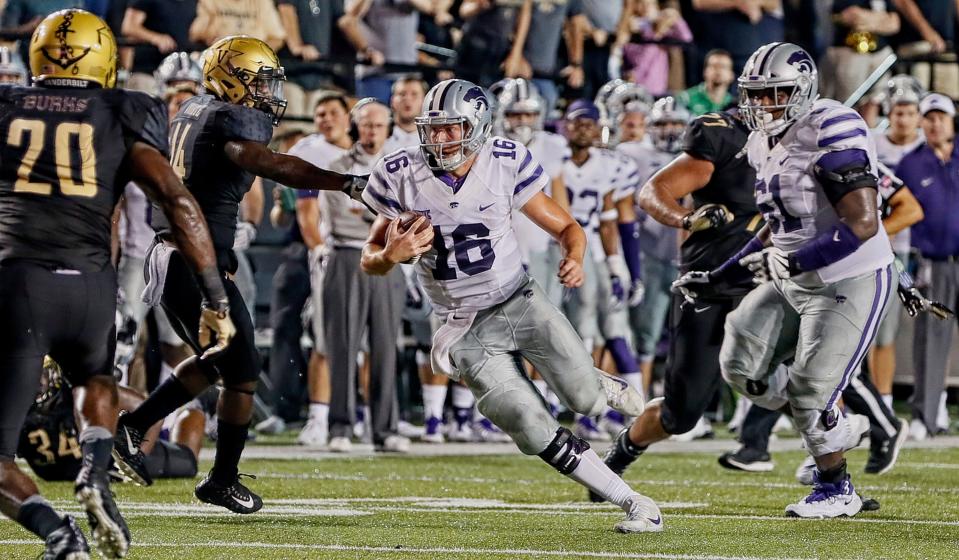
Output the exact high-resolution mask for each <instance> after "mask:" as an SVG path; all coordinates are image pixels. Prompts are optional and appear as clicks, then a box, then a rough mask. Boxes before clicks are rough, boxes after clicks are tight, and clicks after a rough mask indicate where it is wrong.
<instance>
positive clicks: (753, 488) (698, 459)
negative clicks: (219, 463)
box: [0, 449, 959, 560]
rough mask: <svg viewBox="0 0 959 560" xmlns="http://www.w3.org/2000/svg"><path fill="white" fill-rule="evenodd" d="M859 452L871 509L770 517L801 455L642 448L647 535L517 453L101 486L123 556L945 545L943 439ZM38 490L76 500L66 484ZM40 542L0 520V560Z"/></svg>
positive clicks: (825, 550) (282, 465)
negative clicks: (240, 482)
mask: <svg viewBox="0 0 959 560" xmlns="http://www.w3.org/2000/svg"><path fill="white" fill-rule="evenodd" d="M865 457H866V452H865V451H862V450H857V451H855V452H853V453H852V454H851V457H850V464H851V465H853V466H854V469H853V473H854V478H853V481H854V483H856V485H857V488H858V489H859V491H860V493H862V494H864V495H866V496H871V497H875V498H877V499H879V500H880V502H881V504H882V509H881V510H880V511H878V512H873V513H864V514H860V516H858V517H856V518H854V519H851V520H834V521H804V520H793V519H785V518H783V517H782V512H783V507H784V506H785V505H786V504H787V503H789V502H790V501H794V500H796V499H798V498H800V497H801V496H803V495H804V494H805V489H804V488H801V487H799V486H798V485H797V484H796V483H794V482H793V479H792V475H793V470H794V467H795V465H796V464H798V462H799V461H800V459H801V458H802V453H801V452H798V451H791V452H782V453H776V454H774V459H775V460H776V462H777V469H776V471H774V472H772V473H768V474H745V473H733V472H729V471H725V470H723V469H721V468H720V467H719V466H718V465H717V464H716V456H715V454H713V453H668V454H666V453H659V454H648V455H647V456H645V457H643V458H642V459H641V460H640V462H639V463H637V464H636V465H635V466H634V467H633V468H632V469H631V470H629V471H628V472H627V476H626V478H627V480H628V481H629V482H630V483H631V484H632V485H633V486H634V487H635V488H636V489H638V490H639V491H641V492H643V493H646V494H648V495H649V496H651V497H653V498H654V499H656V500H657V501H658V502H659V503H660V505H661V507H662V510H663V516H664V519H665V523H666V529H665V532H663V533H660V534H649V535H621V534H617V533H614V532H613V530H612V526H613V524H614V523H615V522H616V521H617V519H618V518H619V517H620V515H621V514H620V513H619V511H618V510H616V509H614V508H613V507H612V506H609V505H603V506H596V505H593V504H589V503H586V502H584V493H583V491H582V489H581V488H580V487H579V486H578V485H576V484H575V483H573V482H572V481H570V480H567V479H566V478H564V477H562V476H560V475H558V474H557V473H556V472H555V471H552V470H551V469H549V468H548V467H547V466H546V465H545V464H543V463H542V462H541V461H539V460H538V459H534V458H528V457H523V456H520V455H518V454H516V455H493V456H457V457H395V456H392V457H382V456H380V457H375V458H374V457H359V458H353V459H339V458H337V459H322V460H292V459H288V460H282V459H279V460H275V459H269V460H266V459H259V460H245V461H244V462H243V464H242V469H241V470H243V471H244V472H249V473H252V474H255V475H256V476H257V477H258V478H257V480H255V481H250V485H251V487H252V488H254V489H255V490H257V491H258V492H259V493H261V494H262V495H263V496H264V498H265V501H266V506H265V507H264V509H263V511H261V512H259V513H257V514H254V515H252V516H246V517H241V516H238V515H233V514H230V513H228V512H226V511H225V510H219V509H213V508H210V507H207V506H205V505H204V506H201V505H200V504H199V503H198V502H196V501H195V500H193V498H192V488H193V484H194V482H193V481H185V480H184V481H160V482H158V483H157V484H156V485H155V486H153V487H151V488H137V487H134V486H131V485H128V484H124V485H118V486H117V487H116V493H117V497H118V501H119V502H120V507H121V509H122V510H123V511H124V513H125V514H126V516H127V519H128V520H129V523H130V528H131V530H132V532H133V547H132V548H131V553H130V554H129V556H128V557H129V558H134V559H135V558H162V559H171V558H176V559H183V560H186V559H194V558H195V559H212V558H222V559H230V560H245V559H252V558H257V559H259V558H263V559H267V558H269V559H287V558H364V559H367V558H429V559H435V558H844V559H845V558H863V559H867V558H868V559H874V558H917V559H933V558H941V559H956V558H959V500H957V498H959V449H907V450H905V451H904V452H903V455H902V457H901V458H900V464H899V465H898V466H897V468H896V469H895V470H894V471H892V472H891V473H889V474H887V475H884V476H882V477H869V476H866V475H864V474H861V472H860V471H861V468H862V465H863V464H864V462H865ZM204 466H205V467H208V464H207V465H204ZM41 490H42V491H43V492H44V493H45V494H46V496H47V497H48V498H49V499H51V500H52V501H54V503H55V504H56V505H57V506H58V507H60V508H64V509H67V510H70V511H74V512H75V511H76V510H77V508H76V507H75V506H74V504H73V502H72V501H71V500H70V485H67V484H49V483H48V484H42V485H41ZM82 525H83V526H84V527H86V525H85V523H83V524H82ZM41 550H42V549H41V546H40V545H39V543H38V542H37V541H35V540H34V539H33V537H32V535H29V534H28V533H27V532H26V531H24V530H22V529H20V528H19V527H18V526H16V525H15V524H14V523H12V522H10V521H8V520H4V521H3V522H0V558H3V559H7V558H35V557H36V556H37V555H38V554H39V553H40V552H41Z"/></svg>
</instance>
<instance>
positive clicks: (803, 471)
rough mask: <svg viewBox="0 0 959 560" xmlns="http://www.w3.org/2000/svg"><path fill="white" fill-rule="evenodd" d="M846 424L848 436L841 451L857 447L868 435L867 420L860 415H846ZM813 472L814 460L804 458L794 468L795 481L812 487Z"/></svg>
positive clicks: (813, 481) (814, 470)
mask: <svg viewBox="0 0 959 560" xmlns="http://www.w3.org/2000/svg"><path fill="white" fill-rule="evenodd" d="M846 422H847V423H848V424H849V435H848V437H847V439H846V443H845V445H844V446H843V451H850V450H852V449H855V448H857V447H859V444H861V443H862V441H863V440H864V439H866V436H868V435H869V428H870V426H869V418H867V417H865V416H863V415H862V414H847V415H846ZM815 472H816V460H815V459H813V458H812V456H809V457H806V458H805V459H804V460H803V462H802V463H800V464H799V466H798V467H797V468H796V480H798V481H799V484H802V485H804V486H812V485H813V484H814V483H815V480H814V478H813V475H814V474H815Z"/></svg>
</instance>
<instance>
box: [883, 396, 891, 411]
mask: <svg viewBox="0 0 959 560" xmlns="http://www.w3.org/2000/svg"><path fill="white" fill-rule="evenodd" d="M882 402H883V403H885V405H886V407H888V408H889V410H892V395H882Z"/></svg>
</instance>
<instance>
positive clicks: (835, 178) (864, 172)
mask: <svg viewBox="0 0 959 560" xmlns="http://www.w3.org/2000/svg"><path fill="white" fill-rule="evenodd" d="M813 173H814V174H815V176H816V180H817V181H819V184H820V185H821V186H822V189H823V191H825V193H826V198H828V199H829V202H831V203H832V204H836V203H837V202H839V200H840V199H842V197H844V196H846V195H847V194H848V193H850V192H852V191H854V190H857V189H863V188H870V187H871V188H874V189H875V188H877V184H876V177H875V176H874V175H873V174H872V172H871V171H870V170H869V155H868V154H867V153H866V152H865V151H863V150H859V149H853V148H851V149H847V150H841V151H835V152H826V153H825V154H823V156H822V157H820V158H819V160H818V161H817V162H816V165H815V166H814V167H813Z"/></svg>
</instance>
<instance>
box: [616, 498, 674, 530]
mask: <svg viewBox="0 0 959 560" xmlns="http://www.w3.org/2000/svg"><path fill="white" fill-rule="evenodd" d="M630 500H631V501H632V505H631V506H630V508H629V513H628V514H626V519H623V520H622V521H620V522H619V523H617V524H616V530H617V531H618V532H620V533H659V532H660V531H662V530H663V515H662V514H661V513H660V512H659V506H657V505H656V502H654V501H653V500H651V499H649V498H647V497H646V496H643V495H642V494H636V495H635V496H633V497H632V498H630Z"/></svg>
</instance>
